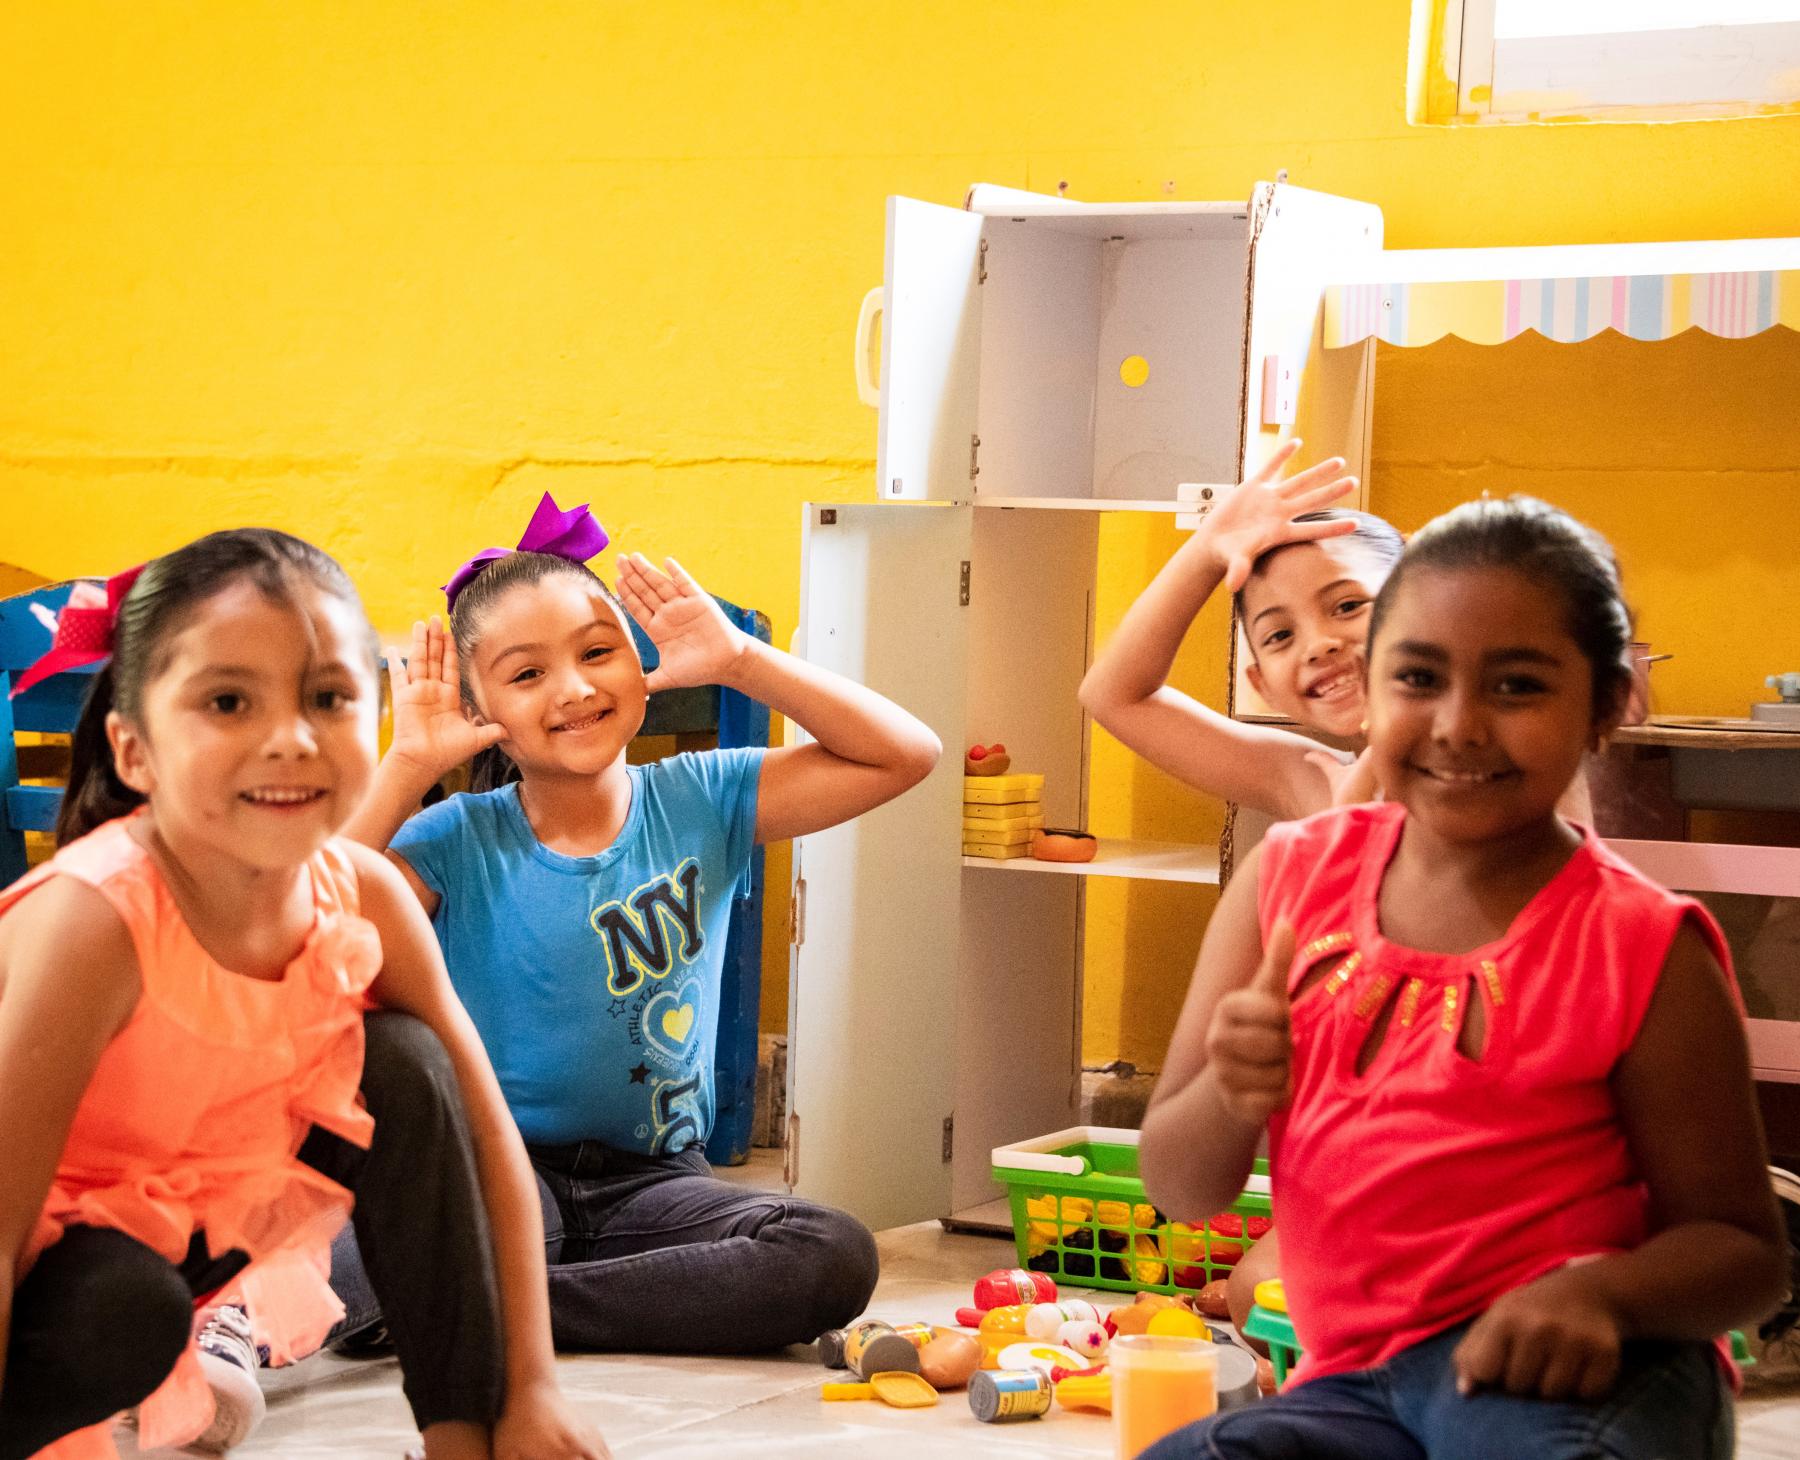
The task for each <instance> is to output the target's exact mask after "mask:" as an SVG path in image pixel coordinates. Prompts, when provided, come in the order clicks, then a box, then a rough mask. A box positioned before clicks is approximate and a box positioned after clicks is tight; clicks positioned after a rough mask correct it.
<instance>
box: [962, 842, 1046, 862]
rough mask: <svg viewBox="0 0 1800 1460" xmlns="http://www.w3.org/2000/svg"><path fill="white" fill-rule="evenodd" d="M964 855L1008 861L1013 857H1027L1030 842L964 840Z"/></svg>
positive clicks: (1029, 853) (1029, 851) (1029, 852)
mask: <svg viewBox="0 0 1800 1460" xmlns="http://www.w3.org/2000/svg"><path fill="white" fill-rule="evenodd" d="M963 855H964V856H965V857H989V858H991V859H992V860H994V861H996V862H1010V861H1011V860H1012V859H1013V858H1014V857H1029V856H1030V855H1031V843H1030V842H1006V843H1003V844H1001V843H993V842H964V843H963Z"/></svg>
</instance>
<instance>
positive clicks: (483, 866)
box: [333, 496, 939, 1352]
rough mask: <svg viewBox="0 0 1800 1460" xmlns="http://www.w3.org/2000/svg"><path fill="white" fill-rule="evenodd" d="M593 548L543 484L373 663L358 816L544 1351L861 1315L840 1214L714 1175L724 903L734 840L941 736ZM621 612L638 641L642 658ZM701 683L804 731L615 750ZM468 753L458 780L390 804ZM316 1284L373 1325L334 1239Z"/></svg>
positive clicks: (580, 524)
mask: <svg viewBox="0 0 1800 1460" xmlns="http://www.w3.org/2000/svg"><path fill="white" fill-rule="evenodd" d="M605 544H606V535H605V533H604V531H603V530H602V529H601V528H600V525H599V524H598V523H597V522H596V521H594V519H593V517H592V516H591V515H590V514H589V513H588V511H587V509H586V508H585V507H581V508H575V509H572V510H570V511H568V512H559V511H558V510H557V509H556V506H555V503H554V502H552V501H551V500H550V498H549V497H548V496H546V497H545V498H544V500H543V501H542V502H541V503H540V504H539V507H538V510H537V513H536V515H535V516H534V518H533V520H532V525H531V526H530V528H528V530H527V532H526V535H525V537H524V539H523V540H522V542H521V544H520V547H519V549H518V550H517V551H507V550H502V549H492V550H490V551H489V552H487V553H484V554H482V555H481V556H480V557H478V558H476V559H472V560H471V561H470V562H469V563H468V564H465V565H464V567H463V568H461V569H459V570H458V572H457V573H456V574H455V575H454V576H453V577H452V579H451V581H450V583H449V585H448V586H447V589H446V592H447V594H448V595H449V599H450V626H449V632H448V634H446V633H445V632H444V631H443V629H441V628H440V627H439V625H438V623H437V621H436V620H435V619H434V620H433V621H432V623H431V624H429V625H423V624H421V625H419V626H417V627H416V628H415V629H414V633H413V646H412V653H411V656H410V659H409V660H408V662H407V664H406V666H405V667H404V668H403V669H402V668H399V667H398V665H399V656H398V655H394V656H391V657H390V664H391V665H394V666H396V667H395V680H394V699H395V703H396V721H395V737H394V742H393V745H392V747H391V748H390V750H389V752H388V755H387V757H386V759H385V760H384V761H383V762H382V765H381V768H380V770H379V772H378V773H377V776H376V782H375V789H374V792H373V794H372V795H371V796H370V798H369V800H368V802H367V803H366V804H365V807H364V810H363V812H362V813H361V814H360V815H359V817H358V818H357V820H356V822H355V824H354V828H353V829H354V832H355V834H356V835H357V836H359V837H360V838H361V839H362V840H364V841H365V842H366V843H367V844H368V845H370V846H373V847H377V848H382V849H385V850H387V852H388V855H389V857H390V858H391V859H392V860H393V862H394V865H395V866H396V867H398V868H399V869H400V872H401V874H402V875H403V876H404V877H405V878H406V880H407V882H408V883H409V884H410V885H411V887H412V889H413V891H414V892H415V893H416V894H417V897H418V899H419V901H420V903H421V904H422V905H423V906H424V908H425V910H426V912H427V913H428V914H429V915H430V916H431V919H432V923H433V926H434V927H435V928H436V930H437V934H438V938H439V940H440V942H441V944H442V946H443V950H444V956H445V958H446V961H447V962H448V965H449V968H450V976H451V979H452V981H453V982H454V983H455V985H456V989H457V992H458V993H459V994H460V995H461V997H462V1000H463V1002H464V1004H465V1005H466V1006H467V1007H468V1009H469V1012H470V1014H471V1015H472V1016H473V1018H474V1020H475V1023H476V1026H477V1027H478V1028H479V1029H480V1031H481V1036H482V1038H483V1040H484V1041H485V1042H486V1044H487V1048H488V1052H489V1054H490V1056H491V1058H492V1059H493V1061H494V1065H495V1068H496V1070H497V1071H498V1073H499V1076H500V1083H501V1087H502V1089H503V1090H504V1091H505V1093H506V1098H507V1101H508V1103H509V1105H510V1106H511V1109H512V1113H513V1116H514V1118H515V1119H516V1120H517V1121H518V1123H519V1127H520V1129H521V1131H522V1132H523V1134H524V1136H525V1140H526V1143H527V1148H528V1150H529V1152H530V1155H531V1159H532V1162H533V1164H534V1165H535V1167H536V1169H537V1175H538V1190H539V1198H540V1200H541V1202H542V1204H543V1210H544V1219H545V1231H546V1240H547V1249H546V1250H547V1255H548V1260H549V1292H550V1309H551V1315H552V1320H553V1323H554V1326H555V1333H556V1339H557V1343H558V1345H559V1346H564V1347H569V1348H581V1349H635V1350H658V1351H687V1352H699V1351H710V1352H730V1351H755V1350H762V1349H769V1348H774V1347H777V1346H780V1345H783V1344H788V1343H804V1342H809V1341H811V1340H812V1339H814V1338H816V1337H817V1336H818V1335H819V1334H820V1333H822V1332H824V1331H825V1330H827V1329H830V1328H835V1327H839V1326H841V1325H843V1324H844V1323H846V1322H847V1321H849V1320H850V1319H852V1318H854V1317H855V1316H856V1315H857V1314H858V1313H860V1312H861V1311H862V1308H863V1305H864V1304H865V1303H866V1302H867V1301H868V1298H869V1294H870V1293H871V1291H872V1290H873V1288H874V1284H875V1279H876V1256H875V1247H874V1242H873V1240H872V1239H871V1238H870V1236H869V1234H868V1232H867V1231H866V1230H865V1229H864V1228H863V1227H862V1226H861V1224H859V1223H858V1222H856V1221H855V1220H854V1219H853V1218H851V1217H849V1216H847V1215H845V1214H844V1213H841V1212H837V1211H833V1210H831V1209H829V1208H826V1207H821V1206H817V1205H815V1204H813V1203H810V1202H805V1201H800V1200H797V1199H794V1198H790V1197H784V1196H775V1195H771V1194H769V1193H765V1192H760V1191H754V1190H749V1189H746V1188H744V1187H742V1186H738V1185H734V1184H731V1183H727V1182H723V1181H720V1180H717V1179H715V1178H714V1177H713V1176H712V1175H711V1171H710V1168H709V1167H708V1165H707V1163H706V1158H705V1154H704V1142H705V1140H706V1138H707V1135H708V1134H709V1133H710V1131H711V1128H712V1119H713V1100H714V1094H713V1074H712V1070H713V1053H714V1043H715V1037H716V1032H717V1025H718V1008H719V982H720V975H721V965H722V959H723V955H724V948H725V937H726V929H727V926H728V923H729V920H730V915H731V902H732V898H733V896H734V892H735V889H736V888H737V887H738V886H739V885H740V883H741V880H742V879H743V877H744V876H745V874H746V872H747V870H748V867H749V862H750V855H751V851H752V848H753V847H754V846H755V844H756V843H759V842H761V843H767V842H773V841H780V840H783V839H785V838H788V837H793V836H799V835H802V834H804V833H806V832H811V831H817V830H819V829H822V828H824V827H828V826H832V825H835V824H837V823H838V822H841V821H846V820H848V819H850V818H851V817H854V816H858V815H861V814H862V813H864V812H866V811H869V810H871V809H873V808H874V807H876V806H879V805H881V804H882V803H883V802H885V801H889V800H891V799H892V798H894V797H895V796H898V795H900V794H901V793H902V792H904V791H905V790H907V789H908V788H909V787H911V786H913V785H914V784H916V783H917V782H918V781H920V780H921V779H923V778H924V776H925V775H926V774H927V773H928V772H929V771H930V770H931V768H932V766H933V765H934V764H935V762H936V761H937V758H938V754H939V744H938V740H937V738H936V736H934V735H933V734H932V732H931V731H930V730H929V729H927V728H926V727H925V726H924V725H922V724H921V723H920V722H919V721H918V720H916V719H914V718H913V717H912V716H911V715H909V714H907V713H906V712H905V711H904V710H902V709H900V708H899V707H898V706H896V705H893V704H891V703H889V702H888V701H887V700H885V699H883V698H881V696H879V695H877V694H874V693H873V692H871V691H869V690H867V689H865V688H863V687H861V686H860V685H856V684H853V683H851V682H850V681H848V680H845V679H843V678H840V677H839V676H836V675H833V674H830V673H827V672H826V671H824V670H821V669H818V668H815V667H814V666H812V665H809V664H807V663H805V662H803V661H801V660H797V659H794V658H792V657H790V656H789V655H786V654H783V653H781V652H780V651H778V650H776V649H772V648H770V647H769V646H768V645H766V644H761V643H758V642H757V641H755V640H753V639H751V638H750V637H749V636H747V635H745V634H744V633H742V632H741V631H740V630H738V629H737V628H735V627H734V626H733V625H732V624H731V623H730V622H729V620H727V619H726V617H725V616H724V614H723V613H722V612H721V611H720V609H719V607H718V605H717V604H716V603H714V601H713V600H712V599H711V598H710V597H709V596H708V595H707V594H706V593H705V592H704V591H703V590H702V589H701V588H700V587H699V585H698V584H696V583H695V582H694V580H693V579H692V578H690V577H689V576H688V575H687V574H686V573H685V572H683V571H682V569H681V568H680V566H679V565H678V564H676V563H675V562H674V561H673V560H672V559H671V560H669V561H668V562H667V563H666V564H665V566H664V568H663V569H658V568H656V567H654V566H652V565H651V564H650V563H649V562H648V561H647V560H646V559H644V558H643V557H641V556H638V555H632V556H628V557H624V558H621V560H620V564H619V595H618V597H616V598H615V597H614V595H613V594H612V593H611V592H610V591H609V590H608V589H607V587H606V586H605V584H603V583H602V582H601V581H600V579H599V578H598V577H596V576H595V575H594V573H593V572H592V571H590V570H589V569H588V567H587V566H586V561H587V559H589V558H591V557H593V556H594V555H595V554H596V553H598V552H599V551H600V549H601V548H602V547H604V546H605ZM621 600H622V603H621ZM627 612H629V614H630V615H631V617H632V618H634V619H635V620H636V621H637V622H638V623H639V624H640V625H641V626H642V627H643V629H644V631H645V632H646V633H647V634H648V636H649V638H650V640H651V642H652V643H653V644H654V645H655V647H656V650H657V654H658V656H659V663H658V666H657V668H656V669H655V670H654V671H652V672H651V673H650V674H648V675H646V674H645V672H644V669H643V666H642V664H641V663H640V662H639V659H638V653H637V648H636V646H635V643H634V641H633V638H632V635H631V631H630V627H629V624H628V623H627V620H626V613H627ZM709 684H717V685H723V686H726V687H729V688H732V689H735V690H738V691H739V692H741V693H744V694H747V695H751V696H753V697H755V698H757V699H760V700H761V701H763V702H764V703H765V704H767V705H768V706H769V707H770V708H771V709H772V710H774V711H776V712H777V713H779V714H782V715H785V716H786V717H787V718H788V719H790V720H792V721H793V722H794V723H795V724H796V725H797V726H799V727H800V728H801V729H802V730H804V731H805V732H806V733H807V735H808V736H809V737H810V743H807V744H803V745H799V746H795V747H791V748H784V749H778V750H762V749H733V750H714V751H705V752H700V753H689V754H684V755H677V756H673V757H671V758H669V759H666V760H662V761H658V762H655V763H653V764H650V765H642V766H638V765H631V764H629V763H628V762H627V760H626V754H625V751H626V746H627V745H628V744H629V742H630V741H631V739H632V737H633V736H634V735H636V734H637V732H638V730H639V728H640V726H641V725H642V724H643V720H644V710H645V700H646V696H647V694H648V693H650V692H651V691H654V690H658V689H664V688H671V689H672V688H678V687H682V686H691V685H709ZM477 753H480V755H481V759H480V760H478V762H477V768H476V769H477V779H476V786H477V790H476V792H475V793H473V794H466V795H456V796H451V797H450V798H448V799H447V800H445V801H443V802H441V803H439V804H438V805H436V806H433V807H431V808H430V809H429V810H426V811H424V812H421V813H419V814H418V815H412V812H413V811H414V809H415V808H416V807H417V806H418V805H419V802H420V799H421V797H422V796H423V794H424V793H425V792H426V791H427V790H428V789H429V788H430V787H431V786H432V784H433V783H434V782H436V781H437V780H438V779H439V778H440V777H441V776H442V775H443V774H444V773H445V772H446V771H447V770H449V769H450V768H451V767H453V766H455V765H457V764H459V763H461V762H462V761H465V760H467V759H468V758H469V757H470V756H472V755H476V754H477ZM409 817H410V819H408V818H409ZM846 1037H847V1038H849V1037H868V1032H867V1031H862V1032H860V1033H858V1034H855V1035H853V1034H852V1033H851V1032H850V1031H846ZM333 1280H334V1283H336V1284H337V1286H338V1288H339V1291H340V1292H342V1293H344V1294H345V1295H346V1298H347V1301H348V1302H349V1303H350V1306H351V1309H352V1312H353V1314H354V1313H357V1312H361V1313H362V1314H363V1315H364V1317H365V1318H366V1320H367V1321H368V1322H370V1323H373V1322H374V1321H376V1318H377V1313H376V1309H375V1306H374V1305H373V1304H372V1303H369V1302H367V1301H366V1299H365V1298H364V1297H363V1296H362V1295H361V1293H360V1284H359V1282H358V1280H357V1277H356V1274H355V1261H354V1251H353V1249H352V1244H351V1243H350V1242H349V1241H348V1240H347V1239H346V1240H344V1241H341V1242H340V1244H339V1250H338V1253H337V1255H336V1260H335V1263H334V1279H333Z"/></svg>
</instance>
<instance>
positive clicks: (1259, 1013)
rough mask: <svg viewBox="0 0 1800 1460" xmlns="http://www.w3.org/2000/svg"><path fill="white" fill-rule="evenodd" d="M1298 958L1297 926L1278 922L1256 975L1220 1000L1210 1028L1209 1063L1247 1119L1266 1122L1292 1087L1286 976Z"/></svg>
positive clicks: (1228, 1104) (1230, 1106) (1234, 1108)
mask: <svg viewBox="0 0 1800 1460" xmlns="http://www.w3.org/2000/svg"><path fill="white" fill-rule="evenodd" d="M1293 961H1294V929H1293V927H1292V925H1291V924H1289V923H1286V922H1280V923H1277V924H1276V925H1275V929H1274V931H1273V933H1272V934H1271V935H1270V937H1269V942H1268V946H1267V947H1266V948H1264V949H1263V957H1262V963H1261V964H1260V965H1258V967H1257V970H1256V974H1255V976H1254V977H1253V978H1252V979H1251V980H1250V982H1249V983H1248V984H1246V985H1245V986H1244V987H1243V988H1241V989H1237V990H1235V991H1234V992H1232V993H1229V994H1226V995H1225V997H1224V998H1222V999H1220V1000H1219V1002H1218V1005H1217V1007H1216V1008H1214V1010H1213V1016H1212V1024H1211V1025H1210V1027H1209V1028H1208V1029H1207V1031H1206V1060H1207V1068H1208V1069H1210V1070H1211V1071H1212V1074H1213V1078H1214V1079H1215V1080H1216V1081H1217V1082H1218V1087H1219V1093H1220V1095H1221V1096H1222V1097H1223V1098H1224V1101H1225V1108H1226V1109H1227V1110H1229V1111H1230V1112H1231V1113H1232V1114H1233V1115H1235V1116H1236V1117H1237V1118H1238V1119H1239V1120H1241V1121H1243V1122H1244V1123H1245V1124H1246V1125H1252V1126H1261V1125H1263V1124H1264V1123H1266V1122H1267V1120H1268V1119H1269V1117H1270V1116H1271V1115H1273V1114H1274V1113H1275V1112H1276V1111H1277V1110H1279V1109H1281V1107H1282V1106H1283V1105H1285V1104H1287V1100H1288V1096H1289V1095H1290V1094H1291V1093H1292V1083H1293V1053H1294V1045H1293V1039H1292V1037H1291V1036H1290V1034H1289V1032H1288V990H1287V978H1288V969H1289V967H1290V966H1291V965H1292V963H1293Z"/></svg>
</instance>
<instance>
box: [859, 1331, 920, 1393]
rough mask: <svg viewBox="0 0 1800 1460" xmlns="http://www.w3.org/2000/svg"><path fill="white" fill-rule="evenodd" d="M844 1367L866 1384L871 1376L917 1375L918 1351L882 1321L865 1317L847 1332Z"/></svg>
mask: <svg viewBox="0 0 1800 1460" xmlns="http://www.w3.org/2000/svg"><path fill="white" fill-rule="evenodd" d="M844 1364H845V1366H846V1367H847V1368H849V1370H850V1371H851V1372H852V1373H853V1374H855V1375H856V1377H857V1378H858V1379H861V1380H862V1381H863V1382H864V1383H867V1382H868V1379H869V1375H871V1374H886V1373H891V1372H893V1371H896V1370H903V1371H904V1372H906V1373H908V1374H916V1373H918V1372H919V1351H918V1350H917V1349H916V1348H914V1347H913V1346H912V1343H911V1341H910V1340H908V1339H904V1338H902V1337H901V1336H900V1335H899V1334H897V1333H895V1332H894V1330H893V1329H892V1327H890V1326H889V1325H888V1324H886V1323H883V1322H882V1321H881V1320H880V1319H878V1318H865V1319H864V1320H863V1321H862V1322H861V1323H853V1324H851V1325H850V1327H849V1328H848V1329H847V1330H845V1334H844Z"/></svg>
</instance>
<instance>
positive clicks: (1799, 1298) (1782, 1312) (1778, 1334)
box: [1744, 1166, 1800, 1390]
mask: <svg viewBox="0 0 1800 1460" xmlns="http://www.w3.org/2000/svg"><path fill="white" fill-rule="evenodd" d="M1769 1177H1770V1180H1772V1181H1773V1182H1774V1184H1775V1195H1776V1198H1777V1199H1778V1200H1779V1201H1780V1203H1781V1215H1782V1218H1783V1220H1784V1221H1785V1223H1786V1225H1787V1237H1788V1270H1789V1273H1790V1275H1791V1281H1790V1283H1789V1287H1788V1295H1787V1301H1786V1302H1785V1303H1783V1304H1782V1305H1781V1307H1779V1308H1778V1309H1776V1310H1775V1313H1774V1315H1773V1316H1772V1317H1770V1318H1769V1320H1768V1321H1767V1322H1766V1323H1764V1324H1763V1325H1762V1326H1761V1327H1760V1328H1758V1329H1757V1331H1756V1336H1755V1337H1754V1338H1752V1339H1751V1340H1750V1355H1751V1357H1752V1358H1753V1359H1754V1360H1755V1362H1754V1364H1752V1365H1751V1366H1750V1367H1749V1368H1747V1369H1745V1370H1744V1387H1745V1388H1746V1389H1754V1390H1761V1389H1766V1388H1770V1387H1773V1386H1782V1387H1787V1386H1791V1385H1795V1384H1800V1176H1795V1175H1794V1174H1793V1173H1792V1172H1791V1171H1783V1170H1782V1169H1781V1168H1780V1167H1779V1166H1771V1167H1770V1168H1769Z"/></svg>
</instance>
